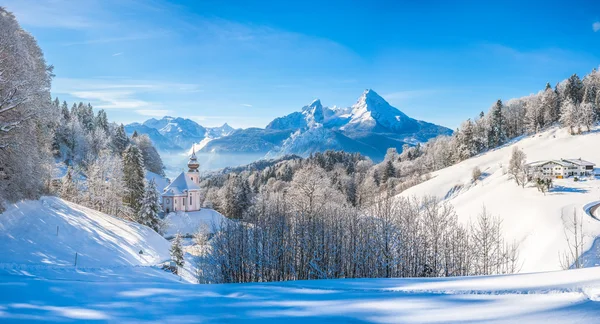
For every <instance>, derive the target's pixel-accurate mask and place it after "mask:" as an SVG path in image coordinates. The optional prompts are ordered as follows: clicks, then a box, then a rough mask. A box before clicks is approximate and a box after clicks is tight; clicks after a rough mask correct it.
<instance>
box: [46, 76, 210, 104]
mask: <svg viewBox="0 0 600 324" xmlns="http://www.w3.org/2000/svg"><path fill="white" fill-rule="evenodd" d="M53 83H54V84H53V87H52V94H53V95H59V96H61V95H67V96H70V97H73V98H74V99H75V100H81V101H89V102H90V103H91V104H92V105H93V106H94V107H95V108H101V109H137V110H139V111H149V110H155V109H159V108H161V107H163V106H164V105H163V104H162V103H161V102H157V101H152V100H150V99H148V97H154V96H155V95H164V94H173V93H179V94H185V93H193V92H197V91H198V90H199V86H198V85H196V84H185V83H168V82H157V81H149V80H131V79H123V78H97V79H71V78H56V79H54V82H53ZM142 108H144V109H142Z"/></svg>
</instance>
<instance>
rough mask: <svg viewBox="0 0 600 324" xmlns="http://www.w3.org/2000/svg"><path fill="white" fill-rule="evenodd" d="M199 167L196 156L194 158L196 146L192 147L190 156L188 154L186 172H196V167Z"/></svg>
mask: <svg viewBox="0 0 600 324" xmlns="http://www.w3.org/2000/svg"><path fill="white" fill-rule="evenodd" d="M199 167H200V163H198V158H196V148H194V149H192V156H190V161H189V162H188V168H189V169H190V170H189V171H188V172H198V168H199Z"/></svg>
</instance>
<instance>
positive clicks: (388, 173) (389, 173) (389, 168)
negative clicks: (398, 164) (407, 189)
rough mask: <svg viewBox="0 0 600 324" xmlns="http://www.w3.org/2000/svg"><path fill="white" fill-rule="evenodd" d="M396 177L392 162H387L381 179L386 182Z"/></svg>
mask: <svg viewBox="0 0 600 324" xmlns="http://www.w3.org/2000/svg"><path fill="white" fill-rule="evenodd" d="M395 177H396V168H395V167H394V162H392V160H391V159H390V160H387V162H386V163H385V169H384V170H383V177H382V178H381V179H382V180H383V182H387V181H388V180H389V179H390V178H395Z"/></svg>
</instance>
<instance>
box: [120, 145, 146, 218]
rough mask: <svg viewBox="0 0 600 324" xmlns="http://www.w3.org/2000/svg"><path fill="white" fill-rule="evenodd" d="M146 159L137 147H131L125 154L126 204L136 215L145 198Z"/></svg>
mask: <svg viewBox="0 0 600 324" xmlns="http://www.w3.org/2000/svg"><path fill="white" fill-rule="evenodd" d="M144 178H145V176H144V158H143V157H142V152H141V151H140V149H139V148H138V147H137V146H135V145H129V146H128V147H127V148H126V149H125V152H123V181H124V182H125V188H126V189H127V193H126V194H125V202H126V203H127V205H128V206H129V207H130V208H131V209H132V211H133V213H134V214H137V213H138V212H139V210H140V205H141V202H142V197H143V196H144Z"/></svg>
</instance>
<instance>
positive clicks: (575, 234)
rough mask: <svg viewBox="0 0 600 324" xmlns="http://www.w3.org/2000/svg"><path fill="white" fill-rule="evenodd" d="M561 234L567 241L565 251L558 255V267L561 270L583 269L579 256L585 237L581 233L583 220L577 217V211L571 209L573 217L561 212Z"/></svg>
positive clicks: (581, 252)
mask: <svg viewBox="0 0 600 324" xmlns="http://www.w3.org/2000/svg"><path fill="white" fill-rule="evenodd" d="M561 218H562V220H563V233H564V235H565V240H566V241H567V245H568V248H567V250H566V251H564V252H562V253H559V261H560V265H561V267H562V268H563V269H565V270H567V269H571V268H575V269H579V268H583V263H582V260H581V255H582V254H583V246H584V244H585V235H584V233H583V218H582V217H578V216H577V210H576V209H575V208H573V216H572V217H568V218H567V215H565V213H564V212H563V213H562V215H561Z"/></svg>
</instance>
